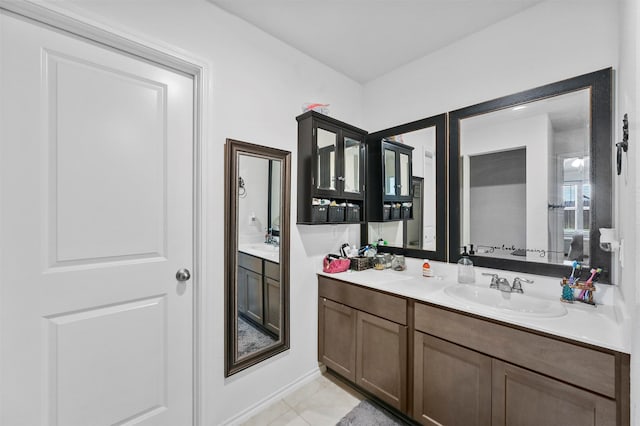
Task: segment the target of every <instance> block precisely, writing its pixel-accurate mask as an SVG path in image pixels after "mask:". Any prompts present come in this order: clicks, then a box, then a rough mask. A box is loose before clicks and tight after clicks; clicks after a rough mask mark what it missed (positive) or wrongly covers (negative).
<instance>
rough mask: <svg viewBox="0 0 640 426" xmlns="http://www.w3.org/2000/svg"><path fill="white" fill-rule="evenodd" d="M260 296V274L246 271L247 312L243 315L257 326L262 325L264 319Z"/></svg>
mask: <svg viewBox="0 0 640 426" xmlns="http://www.w3.org/2000/svg"><path fill="white" fill-rule="evenodd" d="M262 294H263V293H262V274H257V273H255V272H253V271H249V270H247V310H246V312H245V314H246V315H247V316H248V317H249V318H251V319H252V320H254V321H256V322H257V323H259V324H262V321H263V318H264V312H263V303H264V302H263V300H262Z"/></svg>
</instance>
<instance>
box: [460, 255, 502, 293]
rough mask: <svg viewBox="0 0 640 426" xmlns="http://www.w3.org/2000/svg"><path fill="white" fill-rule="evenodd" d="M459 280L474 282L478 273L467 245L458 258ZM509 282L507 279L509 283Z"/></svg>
mask: <svg viewBox="0 0 640 426" xmlns="http://www.w3.org/2000/svg"><path fill="white" fill-rule="evenodd" d="M458 282H459V283H461V284H472V283H474V282H476V274H475V271H474V270H473V262H472V261H471V258H469V253H467V246H464V251H463V252H462V257H460V260H458ZM508 284H509V282H508V281H507V285H508Z"/></svg>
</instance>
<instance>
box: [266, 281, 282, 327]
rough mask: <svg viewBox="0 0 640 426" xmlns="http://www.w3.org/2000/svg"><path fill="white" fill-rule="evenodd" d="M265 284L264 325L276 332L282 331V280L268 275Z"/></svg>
mask: <svg viewBox="0 0 640 426" xmlns="http://www.w3.org/2000/svg"><path fill="white" fill-rule="evenodd" d="M264 284H265V296H266V301H265V312H264V313H265V318H264V325H265V327H267V328H268V329H269V330H271V331H273V332H274V333H276V334H278V335H279V333H280V281H278V280H274V279H273V278H269V277H267V276H265V277H264Z"/></svg>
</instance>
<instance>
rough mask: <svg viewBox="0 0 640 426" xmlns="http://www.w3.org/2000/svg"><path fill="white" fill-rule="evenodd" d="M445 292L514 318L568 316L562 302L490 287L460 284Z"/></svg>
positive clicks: (448, 288) (446, 289) (463, 300)
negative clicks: (504, 291)
mask: <svg viewBox="0 0 640 426" xmlns="http://www.w3.org/2000/svg"><path fill="white" fill-rule="evenodd" d="M444 292H445V293H446V294H447V295H449V296H451V297H453V298H455V299H458V300H460V301H462V302H468V303H471V304H473V305H476V306H481V307H484V308H489V309H491V310H493V311H496V312H499V313H503V314H507V315H512V316H521V317H539V318H554V317H561V316H564V315H566V314H567V308H565V307H564V306H563V305H562V302H560V300H550V299H542V298H539V297H536V296H531V295H527V294H519V293H503V292H501V291H500V290H494V289H490V288H488V287H487V288H485V287H478V286H474V285H465V284H458V285H454V286H451V287H447V288H445V290H444Z"/></svg>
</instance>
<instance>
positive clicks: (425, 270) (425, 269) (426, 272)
mask: <svg viewBox="0 0 640 426" xmlns="http://www.w3.org/2000/svg"><path fill="white" fill-rule="evenodd" d="M422 276H423V277H433V270H432V269H431V265H430V264H429V259H425V260H424V262H423V263H422Z"/></svg>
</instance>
